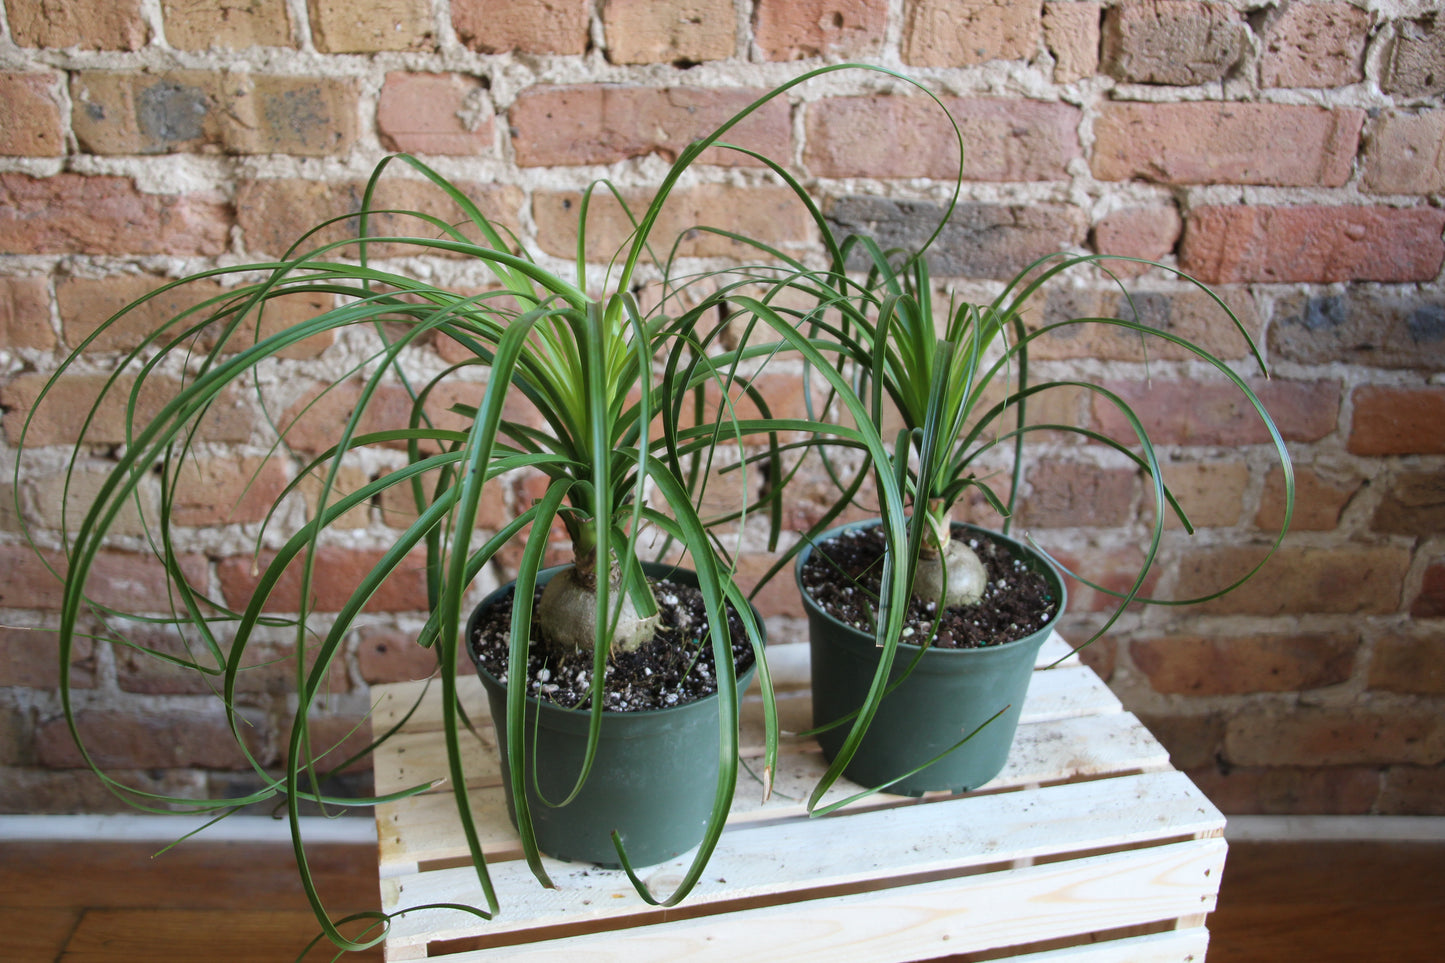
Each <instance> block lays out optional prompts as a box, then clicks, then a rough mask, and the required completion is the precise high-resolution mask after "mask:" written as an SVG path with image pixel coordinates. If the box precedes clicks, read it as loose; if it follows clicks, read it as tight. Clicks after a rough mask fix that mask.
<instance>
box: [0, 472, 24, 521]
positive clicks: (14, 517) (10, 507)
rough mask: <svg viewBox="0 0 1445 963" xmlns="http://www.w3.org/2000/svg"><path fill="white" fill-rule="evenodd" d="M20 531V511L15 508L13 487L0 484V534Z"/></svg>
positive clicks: (5, 483) (8, 484)
mask: <svg viewBox="0 0 1445 963" xmlns="http://www.w3.org/2000/svg"><path fill="white" fill-rule="evenodd" d="M19 531H20V511H19V509H18V508H16V502H15V486H14V485H12V484H10V483H9V482H0V532H19Z"/></svg>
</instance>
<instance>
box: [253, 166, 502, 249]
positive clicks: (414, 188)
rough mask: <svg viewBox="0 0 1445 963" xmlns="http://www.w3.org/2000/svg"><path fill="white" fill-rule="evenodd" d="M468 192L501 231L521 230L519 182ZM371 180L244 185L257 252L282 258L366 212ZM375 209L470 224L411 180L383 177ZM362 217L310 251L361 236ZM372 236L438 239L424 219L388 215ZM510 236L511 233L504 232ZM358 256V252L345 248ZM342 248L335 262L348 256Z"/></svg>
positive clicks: (432, 190)
mask: <svg viewBox="0 0 1445 963" xmlns="http://www.w3.org/2000/svg"><path fill="white" fill-rule="evenodd" d="M456 186H457V188H458V189H460V190H461V191H462V192H463V193H465V194H466V195H467V196H468V197H469V198H471V200H472V201H473V202H474V203H475V204H476V205H477V207H479V208H480V209H481V211H482V213H483V214H484V215H486V216H487V217H489V218H491V219H492V221H493V223H494V224H496V225H498V226H499V227H500V228H506V229H507V230H510V231H513V232H515V231H518V230H519V229H520V228H519V221H518V214H519V209H520V207H521V203H522V192H521V190H519V189H518V188H516V187H514V186H512V185H506V184H477V183H471V182H466V181H463V182H458V183H457V184H456ZM365 190H366V182H365V181H343V182H341V183H328V182H325V181H309V180H301V179H297V178H277V179H268V180H256V181H243V182H241V184H240V186H239V187H238V188H237V191H236V220H237V223H238V224H239V225H240V227H241V230H242V231H243V233H244V235H245V239H246V248H247V250H248V251H249V252H250V253H252V254H258V253H262V252H264V253H267V254H274V255H281V254H284V253H285V252H286V250H287V249H288V248H289V247H290V246H291V245H292V244H294V243H296V242H297V241H299V240H300V239H301V236H302V235H303V234H305V233H306V232H307V231H309V230H311V229H312V228H314V227H317V226H319V225H320V224H321V223H322V222H324V221H326V220H328V219H330V218H333V217H339V216H341V215H345V214H354V213H356V212H358V211H360V210H361V204H362V199H363V197H364V196H365ZM372 208H373V210H410V211H420V212H422V213H424V214H431V215H433V216H436V217H440V218H443V219H444V220H446V221H448V222H453V223H454V222H457V221H461V220H462V219H463V214H462V212H461V211H460V210H459V209H458V208H457V207H456V205H455V204H453V203H452V202H451V200H450V199H449V198H448V197H447V196H446V195H445V194H443V193H442V192H441V191H440V190H438V189H437V188H436V187H435V186H433V185H431V184H430V183H428V182H423V181H419V180H413V179H410V178H402V177H392V178H386V179H383V180H382V182H381V183H380V185H379V186H378V188H377V192H376V194H375V195H374V197H373V199H372ZM359 230H360V220H359V219H349V220H346V221H343V222H340V223H338V224H333V225H330V226H328V227H326V228H325V229H324V230H322V231H319V232H318V233H316V234H314V235H312V236H311V237H309V238H307V239H306V241H305V243H304V245H303V249H306V248H312V247H316V246H318V245H321V244H327V243H333V242H335V241H340V240H343V239H345V238H349V237H356V236H357V232H358V231H359ZM368 230H369V233H370V235H372V236H389V237H418V238H431V237H434V236H435V229H434V228H433V226H432V225H431V224H429V223H426V222H424V221H422V220H420V219H418V218H414V217H404V216H401V215H392V214H381V215H375V216H373V217H372V218H370V219H369V222H368ZM504 233H505V232H504ZM344 252H349V253H347V256H355V253H356V249H355V248H347V249H344ZM344 252H341V251H339V252H338V253H336V254H333V255H331V256H332V257H339V256H342V254H343V253H344ZM369 253H370V255H371V256H372V257H397V256H404V255H408V254H417V253H425V252H421V251H419V250H418V249H417V248H416V247H413V246H410V245H403V244H383V245H375V246H373V247H371V248H370V249H369Z"/></svg>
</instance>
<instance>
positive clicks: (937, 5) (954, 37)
mask: <svg viewBox="0 0 1445 963" xmlns="http://www.w3.org/2000/svg"><path fill="white" fill-rule="evenodd" d="M1042 29H1043V4H1042V3H1041V2H1039V0H1030V2H1026V3H1007V2H1000V0H969V2H966V3H954V2H951V0H918V2H915V3H910V4H909V5H908V6H907V7H906V8H905V13H904V22H903V48H902V53H903V62H904V63H906V64H912V65H914V66H917V67H971V66H973V65H975V64H981V63H987V62H988V61H990V60H1029V59H1032V57H1033V56H1034V53H1035V52H1036V50H1037V48H1038V43H1039V34H1040V33H1041V31H1042Z"/></svg>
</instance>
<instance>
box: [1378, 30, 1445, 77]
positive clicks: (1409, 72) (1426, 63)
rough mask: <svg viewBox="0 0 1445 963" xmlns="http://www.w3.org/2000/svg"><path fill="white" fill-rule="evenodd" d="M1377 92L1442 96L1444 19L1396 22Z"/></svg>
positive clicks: (1444, 70)
mask: <svg viewBox="0 0 1445 963" xmlns="http://www.w3.org/2000/svg"><path fill="white" fill-rule="evenodd" d="M1394 28H1395V36H1394V39H1393V40H1392V41H1391V43H1390V48H1389V51H1388V53H1387V54H1386V57H1385V61H1384V63H1383V64H1382V65H1381V66H1382V68H1383V71H1382V76H1381V77H1380V89H1382V90H1384V91H1385V93H1387V94H1393V95H1395V96H1396V97H1430V96H1432V95H1433V96H1437V97H1438V96H1439V95H1440V94H1445V17H1440V16H1439V15H1438V14H1432V15H1430V16H1428V17H1421V18H1420V19H1419V20H1396V21H1395V22H1394Z"/></svg>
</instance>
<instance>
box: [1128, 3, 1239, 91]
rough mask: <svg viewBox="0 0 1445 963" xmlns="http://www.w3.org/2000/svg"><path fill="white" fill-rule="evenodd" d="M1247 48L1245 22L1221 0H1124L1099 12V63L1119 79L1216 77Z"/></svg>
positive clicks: (1177, 81)
mask: <svg viewBox="0 0 1445 963" xmlns="http://www.w3.org/2000/svg"><path fill="white" fill-rule="evenodd" d="M1248 50H1249V28H1248V27H1247V26H1246V25H1245V23H1244V21H1243V18H1242V17H1241V16H1240V13H1239V12H1238V11H1236V10H1235V9H1234V8H1232V7H1230V6H1227V5H1225V4H1222V3H1199V2H1196V0H1126V2H1124V3H1121V4H1119V5H1118V6H1114V7H1110V8H1109V9H1108V12H1107V13H1106V15H1105V17H1104V30H1103V53H1102V59H1103V63H1104V68H1105V69H1106V70H1107V71H1108V72H1109V73H1110V75H1112V76H1114V77H1117V78H1118V79H1120V80H1126V81H1133V82H1136V83H1145V84H1174V85H1183V86H1189V85H1193V84H1203V83H1209V82H1210V81H1216V80H1220V79H1222V78H1223V77H1224V76H1225V75H1226V74H1227V73H1228V72H1229V70H1230V68H1231V67H1233V66H1234V65H1235V64H1236V63H1238V62H1239V60H1240V59H1241V58H1242V57H1243V56H1244V55H1245V54H1246V53H1247V52H1248Z"/></svg>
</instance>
